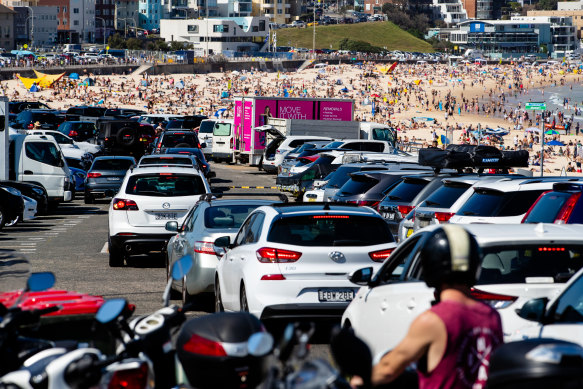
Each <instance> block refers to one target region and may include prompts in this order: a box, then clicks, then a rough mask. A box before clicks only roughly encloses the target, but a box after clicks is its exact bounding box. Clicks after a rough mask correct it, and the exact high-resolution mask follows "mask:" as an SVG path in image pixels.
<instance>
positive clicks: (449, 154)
mask: <svg viewBox="0 0 583 389" xmlns="http://www.w3.org/2000/svg"><path fill="white" fill-rule="evenodd" d="M528 158H529V154H528V151H526V150H517V151H503V150H499V149H498V148H496V147H494V146H485V145H478V146H476V145H466V144H461V145H455V144H450V145H448V146H447V148H446V149H445V150H443V149H439V148H423V149H419V164H420V165H425V166H431V167H433V168H434V169H435V170H436V171H439V170H440V169H442V168H451V169H458V170H463V169H466V168H472V169H478V170H483V169H505V170H507V169H509V168H512V167H528V166H529V165H528Z"/></svg>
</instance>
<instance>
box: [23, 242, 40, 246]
mask: <svg viewBox="0 0 583 389" xmlns="http://www.w3.org/2000/svg"><path fill="white" fill-rule="evenodd" d="M20 245H21V246H36V242H21V243H20Z"/></svg>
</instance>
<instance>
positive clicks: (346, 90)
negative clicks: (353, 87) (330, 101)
mask: <svg viewBox="0 0 583 389" xmlns="http://www.w3.org/2000/svg"><path fill="white" fill-rule="evenodd" d="M340 92H344V93H346V92H348V88H347V87H344V88H342V89H340Z"/></svg>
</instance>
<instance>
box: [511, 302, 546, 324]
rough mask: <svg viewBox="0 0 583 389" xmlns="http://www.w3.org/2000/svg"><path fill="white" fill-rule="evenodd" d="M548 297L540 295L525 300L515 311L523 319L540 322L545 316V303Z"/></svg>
mask: <svg viewBox="0 0 583 389" xmlns="http://www.w3.org/2000/svg"><path fill="white" fill-rule="evenodd" d="M548 302H549V299H548V298H546V297H540V298H537V299H532V300H529V301H527V302H526V303H525V304H524V305H523V306H522V308H520V309H517V310H516V313H517V314H518V316H520V317H521V318H523V319H526V320H530V321H536V322H539V323H541V322H542V321H543V319H544V317H545V313H546V308H547V303H548Z"/></svg>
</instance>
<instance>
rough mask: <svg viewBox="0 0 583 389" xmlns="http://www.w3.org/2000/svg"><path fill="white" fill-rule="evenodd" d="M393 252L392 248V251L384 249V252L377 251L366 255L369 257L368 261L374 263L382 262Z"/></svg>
mask: <svg viewBox="0 0 583 389" xmlns="http://www.w3.org/2000/svg"><path fill="white" fill-rule="evenodd" d="M393 251H395V249H394V248H392V249H386V250H379V251H373V252H370V253H368V256H369V257H370V259H372V260H373V261H375V262H383V261H384V260H385V259H387V258H388V257H389V255H391V253H392V252H393Z"/></svg>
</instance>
